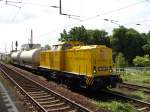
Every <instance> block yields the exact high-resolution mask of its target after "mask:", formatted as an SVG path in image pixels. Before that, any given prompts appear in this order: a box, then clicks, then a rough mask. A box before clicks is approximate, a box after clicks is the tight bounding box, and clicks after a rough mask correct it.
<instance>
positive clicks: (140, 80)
mask: <svg viewBox="0 0 150 112" xmlns="http://www.w3.org/2000/svg"><path fill="white" fill-rule="evenodd" d="M121 77H122V79H123V81H124V82H129V83H133V84H139V85H143V86H148V87H150V71H143V72H142V71H139V72H130V73H125V74H123V75H121Z"/></svg>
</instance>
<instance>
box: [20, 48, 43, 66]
mask: <svg viewBox="0 0 150 112" xmlns="http://www.w3.org/2000/svg"><path fill="white" fill-rule="evenodd" d="M40 51H41V48H38V49H32V50H29V51H22V52H21V54H20V63H23V64H29V65H33V66H39V64H40Z"/></svg>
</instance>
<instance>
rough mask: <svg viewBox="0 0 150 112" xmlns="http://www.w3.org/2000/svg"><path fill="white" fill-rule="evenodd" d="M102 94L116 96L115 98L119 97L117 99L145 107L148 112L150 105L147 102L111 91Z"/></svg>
mask: <svg viewBox="0 0 150 112" xmlns="http://www.w3.org/2000/svg"><path fill="white" fill-rule="evenodd" d="M102 92H104V93H106V94H110V95H111V96H116V98H118V97H119V98H121V99H124V100H128V101H132V102H133V103H135V104H140V105H139V106H144V107H147V108H148V109H149V111H150V103H149V102H145V101H141V100H138V99H135V98H132V97H130V96H127V95H125V94H122V93H119V92H116V91H112V90H102ZM149 111H148V112H149Z"/></svg>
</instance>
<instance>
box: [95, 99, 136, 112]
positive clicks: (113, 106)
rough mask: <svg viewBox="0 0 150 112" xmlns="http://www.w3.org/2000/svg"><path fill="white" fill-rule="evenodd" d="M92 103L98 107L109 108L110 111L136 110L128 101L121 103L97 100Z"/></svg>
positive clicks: (134, 111)
mask: <svg viewBox="0 0 150 112" xmlns="http://www.w3.org/2000/svg"><path fill="white" fill-rule="evenodd" d="M93 103H94V104H96V105H97V106H99V107H100V108H104V109H107V110H110V111H111V112H137V111H136V109H135V108H134V107H133V106H131V105H130V104H128V103H122V102H117V101H111V102H97V101H93Z"/></svg>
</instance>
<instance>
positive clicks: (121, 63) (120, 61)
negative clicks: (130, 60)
mask: <svg viewBox="0 0 150 112" xmlns="http://www.w3.org/2000/svg"><path fill="white" fill-rule="evenodd" d="M127 65H128V64H127V62H126V60H125V58H124V56H123V54H122V53H118V55H117V56H116V58H115V67H117V68H123V67H126V66H127Z"/></svg>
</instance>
